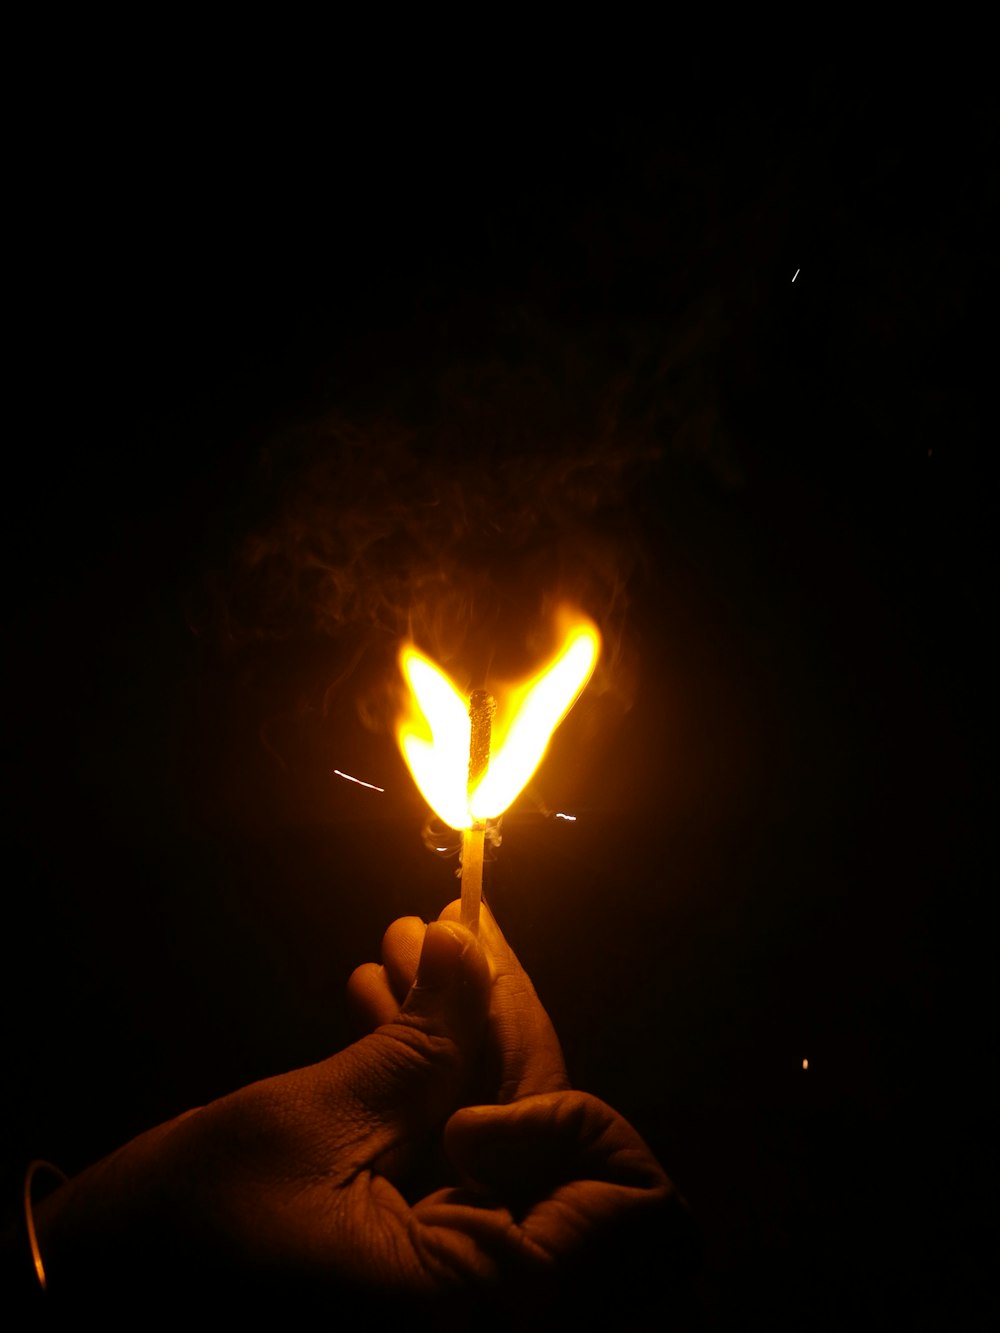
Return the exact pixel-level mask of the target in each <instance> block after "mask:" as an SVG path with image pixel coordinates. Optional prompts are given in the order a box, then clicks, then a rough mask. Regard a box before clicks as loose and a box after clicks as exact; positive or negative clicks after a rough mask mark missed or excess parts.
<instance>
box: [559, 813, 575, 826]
mask: <svg viewBox="0 0 1000 1333" xmlns="http://www.w3.org/2000/svg"><path fill="white" fill-rule="evenodd" d="M556 819H568V820H570V821H571V822H572V823H574V824H575V823H576V815H564V814H563V812H562V811H561V810H557V811H556Z"/></svg>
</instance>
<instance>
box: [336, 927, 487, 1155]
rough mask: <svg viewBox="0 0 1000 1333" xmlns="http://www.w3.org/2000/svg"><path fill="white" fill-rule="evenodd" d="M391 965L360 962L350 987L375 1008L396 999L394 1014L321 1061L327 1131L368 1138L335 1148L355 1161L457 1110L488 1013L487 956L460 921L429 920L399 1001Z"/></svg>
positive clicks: (386, 1007)
mask: <svg viewBox="0 0 1000 1333" xmlns="http://www.w3.org/2000/svg"><path fill="white" fill-rule="evenodd" d="M388 972H389V969H388V968H386V969H382V968H378V967H376V965H375V964H373V963H372V964H368V965H367V966H366V967H362V968H359V969H358V970H357V971H356V972H355V973H354V974H353V976H352V978H351V993H352V996H354V997H355V998H356V999H357V1000H358V1001H359V1003H361V1004H362V1005H365V1006H367V1008H368V1010H369V1012H371V1013H372V1014H376V1015H378V1014H381V1013H385V1012H388V1010H389V1009H390V1007H391V1010H392V1012H391V1015H390V1017H389V1019H387V1020H386V1021H384V1022H382V1023H381V1024H380V1025H379V1026H378V1027H377V1029H376V1030H375V1031H374V1032H371V1033H370V1034H369V1035H368V1036H367V1037H363V1038H362V1039H361V1040H360V1041H357V1042H355V1043H354V1045H353V1046H349V1047H347V1049H346V1050H344V1051H341V1052H340V1054H339V1055H335V1056H332V1057H331V1059H330V1060H328V1061H326V1062H324V1064H323V1066H322V1067H321V1069H322V1090H321V1096H322V1097H323V1099H324V1102H325V1106H326V1108H327V1117H328V1120H329V1122H330V1126H331V1132H332V1133H333V1134H335V1135H339V1134H340V1133H341V1132H343V1133H345V1134H347V1136H348V1137H349V1138H350V1139H351V1141H352V1142H353V1143H356V1144H357V1143H359V1141H361V1142H363V1143H364V1144H365V1145H366V1146H365V1147H364V1148H361V1147H357V1148H352V1149H351V1150H350V1153H349V1154H346V1153H345V1152H344V1151H340V1150H338V1151H339V1155H349V1156H350V1157H351V1160H352V1161H353V1162H354V1165H355V1167H357V1168H358V1169H362V1168H363V1167H364V1166H365V1164H366V1163H367V1164H369V1165H370V1164H371V1162H372V1161H374V1160H375V1158H376V1157H377V1156H378V1155H379V1154H381V1153H383V1152H385V1151H386V1149H387V1148H388V1147H390V1146H392V1145H393V1144H394V1143H397V1142H399V1140H400V1137H401V1136H402V1138H404V1139H406V1138H409V1137H411V1136H412V1135H413V1134H416V1133H419V1132H422V1131H423V1130H424V1129H427V1128H429V1127H430V1126H431V1125H432V1124H434V1123H435V1122H439V1121H441V1120H443V1119H445V1117H446V1116H447V1115H449V1114H450V1112H451V1111H453V1110H454V1108H455V1107H456V1106H457V1105H458V1103H459V1094H460V1090H461V1088H462V1086H463V1084H464V1081H465V1079H466V1077H467V1074H468V1070H469V1069H470V1067H472V1065H473V1064H474V1063H475V1060H476V1056H477V1054H478V1050H479V1045H480V1042H481V1039H482V1036H483V1033H484V1030H485V1027H486V1021H487V1016H488V1014H489V1005H490V969H489V963H488V962H487V959H486V955H485V953H484V952H483V950H482V948H481V947H480V946H479V944H478V942H477V940H476V938H475V936H474V935H472V934H471V932H470V931H468V930H466V929H465V928H464V927H463V926H461V925H458V924H452V923H447V924H445V923H442V922H433V923H432V924H431V925H430V926H428V927H427V929H426V931H425V932H424V939H423V947H422V949H421V951H420V955H419V961H418V964H417V969H416V977H415V979H414V983H413V985H412V986H411V988H410V991H409V994H408V995H407V997H406V1000H405V1002H404V1004H403V1006H402V1009H400V1008H399V1006H398V1005H397V1004H396V1003H395V999H394V997H393V996H392V987H391V986H390V985H389V981H388ZM342 1147H343V1145H342Z"/></svg>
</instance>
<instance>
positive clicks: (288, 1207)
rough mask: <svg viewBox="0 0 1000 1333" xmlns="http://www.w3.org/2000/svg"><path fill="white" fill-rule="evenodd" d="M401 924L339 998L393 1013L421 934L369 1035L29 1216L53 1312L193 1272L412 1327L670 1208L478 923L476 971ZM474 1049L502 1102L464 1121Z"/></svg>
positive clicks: (152, 1142)
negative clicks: (361, 1305) (362, 1309)
mask: <svg viewBox="0 0 1000 1333" xmlns="http://www.w3.org/2000/svg"><path fill="white" fill-rule="evenodd" d="M418 927H419V923H416V925H413V924H406V923H403V924H400V923H396V927H394V928H390V932H389V934H388V935H387V943H386V945H385V946H384V949H383V958H384V960H385V961H384V963H383V967H384V968H385V973H384V977H383V978H381V979H380V977H379V974H378V970H377V969H375V971H374V972H373V971H372V970H371V969H368V970H367V971H366V972H363V973H362V975H361V978H360V979H359V980H355V981H352V993H353V994H354V995H355V997H356V998H358V999H359V1003H360V1004H361V1007H362V1008H364V1007H365V1006H369V1007H370V1009H371V1012H372V1013H373V1015H374V1016H375V1017H377V1018H381V1017H382V1013H383V1012H387V1009H386V1008H383V1009H382V1010H380V1011H378V1012H375V1010H374V1008H371V1007H373V1006H375V1005H383V1006H385V1003H386V1000H387V994H386V991H385V990H384V989H383V984H382V982H383V980H384V984H385V986H387V987H388V992H389V993H390V994H392V995H393V996H394V995H395V994H396V990H395V987H398V986H401V985H402V983H403V982H404V981H405V980H406V979H407V975H408V971H409V967H410V962H409V961H408V960H410V959H412V958H413V956H414V950H413V947H412V946H413V944H414V943H415V942H416V940H417V936H418V935H420V934H421V932H422V939H421V940H420V952H419V955H418V957H419V962H418V964H417V965H416V968H415V976H414V979H413V983H412V984H411V986H410V988H409V990H408V992H407V994H406V998H405V1001H404V1003H403V1005H402V1008H401V1009H399V1010H398V1012H396V1013H394V1014H393V1016H392V1017H391V1018H389V1019H388V1020H387V1021H384V1022H381V1023H380V1025H379V1026H378V1028H377V1029H376V1030H375V1031H374V1032H372V1033H370V1034H369V1035H368V1036H366V1037H364V1038H363V1039H362V1040H361V1041H359V1042H356V1043H355V1044H354V1045H352V1046H350V1047H348V1048H347V1049H346V1050H344V1051H341V1052H340V1053H339V1054H338V1055H335V1056H333V1057H331V1058H330V1059H329V1060H325V1061H323V1062H321V1063H320V1064H317V1065H313V1066H311V1067H309V1068H306V1069H302V1070H297V1071H295V1072H294V1073H291V1074H286V1075H284V1076H282V1077H280V1078H275V1079H269V1080H266V1081H264V1082H261V1083H257V1084H253V1085H251V1086H250V1087H248V1088H244V1089H242V1090H241V1091H240V1092H237V1093H234V1094H232V1095H231V1096H229V1097H225V1098H222V1099H221V1100H220V1101H217V1102H214V1103H212V1104H211V1105H209V1106H207V1107H203V1108H201V1109H200V1110H196V1111H191V1112H188V1113H187V1115H185V1116H182V1117H180V1118H179V1119H178V1120H175V1121H172V1122H170V1123H169V1124H167V1125H163V1126H161V1127H159V1128H158V1129H156V1130H152V1131H150V1133H148V1134H145V1135H142V1136H141V1137H140V1138H138V1139H136V1140H133V1142H131V1143H129V1144H127V1145H126V1146H125V1147H124V1148H122V1149H120V1150H119V1151H118V1152H117V1153H114V1154H112V1156H111V1157H109V1158H107V1159H105V1160H104V1161H103V1162H101V1163H98V1164H97V1166H95V1167H92V1168H90V1170H89V1171H86V1172H84V1173H83V1174H82V1175H81V1176H80V1177H78V1178H77V1179H76V1180H74V1181H71V1182H70V1183H69V1184H68V1185H66V1186H64V1187H63V1188H62V1189H60V1190H59V1191H57V1193H56V1194H54V1195H52V1196H50V1198H49V1199H47V1200H46V1201H45V1202H44V1203H43V1204H42V1205H40V1206H39V1208H38V1210H37V1215H36V1224H37V1227H38V1233H39V1243H40V1246H41V1251H42V1254H43V1256H44V1258H45V1262H46V1267H47V1269H48V1272H49V1279H50V1290H51V1291H52V1293H53V1295H54V1296H55V1297H56V1298H57V1299H58V1296H59V1293H60V1292H62V1293H64V1294H65V1296H66V1297H67V1298H68V1300H69V1301H70V1302H72V1304H73V1306H74V1308H76V1309H78V1308H80V1303H81V1301H83V1302H85V1301H86V1297H87V1296H88V1295H89V1296H90V1297H92V1298H96V1300H97V1301H98V1302H99V1303H100V1307H101V1308H102V1310H103V1309H106V1308H107V1307H108V1305H109V1304H112V1305H113V1304H114V1302H115V1298H116V1297H118V1298H120V1302H121V1303H122V1304H123V1305H125V1306H130V1305H131V1303H132V1301H133V1300H134V1297H135V1292H136V1290H140V1291H142V1292H143V1294H144V1296H145V1297H147V1298H148V1294H149V1292H150V1291H151V1290H152V1291H156V1292H158V1293H159V1295H160V1297H161V1299H162V1297H163V1296H165V1295H167V1294H169V1293H170V1292H174V1293H175V1294H176V1293H178V1292H181V1291H185V1290H190V1288H191V1286H192V1285H193V1282H194V1280H195V1278H194V1275H197V1280H202V1279H204V1280H210V1281H211V1283H212V1285H213V1287H214V1289H215V1290H216V1291H217V1292H218V1291H220V1290H226V1291H227V1293H231V1292H232V1291H234V1290H240V1289H243V1290H244V1291H246V1292H248V1293H249V1294H250V1295H251V1298H254V1297H255V1296H256V1293H257V1292H258V1291H260V1289H261V1283H262V1282H263V1281H266V1282H267V1283H268V1284H270V1286H271V1288H272V1289H274V1290H276V1291H278V1292H279V1294H281V1295H282V1298H283V1299H287V1298H288V1297H289V1296H290V1295H294V1294H295V1293H296V1292H300V1293H301V1292H309V1291H312V1292H316V1291H318V1292H321V1293H324V1294H325V1296H326V1297H329V1295H330V1293H337V1292H339V1293H345V1292H362V1293H364V1294H365V1295H366V1297H367V1298H368V1299H369V1301H370V1302H380V1303H383V1304H384V1303H385V1302H386V1301H387V1300H391V1299H392V1298H396V1299H397V1300H398V1301H400V1302H404V1303H405V1305H406V1309H407V1312H408V1313H409V1314H410V1315H412V1314H413V1313H414V1302H416V1303H417V1304H419V1303H420V1302H421V1301H431V1300H435V1301H437V1300H444V1301H445V1302H446V1303H447V1302H448V1301H453V1302H456V1301H457V1302H460V1303H462V1304H463V1307H464V1306H465V1305H466V1304H467V1302H468V1301H469V1300H480V1301H481V1300H483V1299H486V1300H492V1299H494V1298H495V1296H496V1294H497V1293H498V1292H500V1291H504V1292H507V1293H513V1292H516V1291H518V1290H521V1289H522V1284H524V1283H529V1284H530V1283H531V1282H532V1281H534V1280H536V1279H538V1278H543V1277H545V1276H547V1275H549V1274H551V1273H553V1272H558V1271H559V1270H560V1268H563V1267H566V1266H568V1265H571V1264H572V1263H573V1261H574V1259H575V1258H576V1259H579V1258H580V1256H584V1255H593V1254H595V1253H597V1251H598V1249H599V1248H600V1246H601V1245H602V1244H603V1243H604V1242H605V1241H606V1240H607V1239H608V1238H609V1237H613V1236H614V1235H615V1233H616V1232H621V1231H622V1229H623V1228H627V1227H628V1226H629V1225H630V1224H636V1223H645V1222H649V1221H650V1220H653V1219H655V1218H656V1216H657V1215H658V1213H659V1212H661V1211H662V1210H663V1208H664V1207H665V1206H668V1205H669V1203H670V1200H671V1197H672V1191H671V1186H670V1183H669V1181H668V1180H667V1178H666V1176H665V1175H664V1174H663V1172H662V1170H661V1169H660V1167H659V1165H658V1163H657V1162H656V1160H655V1158H653V1156H652V1154H651V1153H650V1152H649V1150H648V1149H647V1148H646V1146H645V1145H644V1144H643V1143H642V1141H641V1139H640V1138H639V1137H638V1135H637V1134H636V1133H635V1131H634V1130H632V1128H631V1127H630V1126H629V1125H628V1124H627V1123H626V1122H625V1121H624V1120H622V1118H621V1117H620V1116H618V1115H617V1114H616V1113H615V1112H614V1111H612V1110H611V1108H610V1107H607V1106H605V1105H604V1104H603V1103H601V1102H598V1101H597V1100H596V1099H595V1098H592V1097H588V1096H587V1095H586V1094H583V1093H577V1092H570V1091H568V1090H567V1089H566V1086H565V1070H564V1068H563V1066H562V1060H561V1055H560V1054H559V1048H558V1042H557V1041H556V1039H555V1034H554V1032H552V1029H551V1024H549V1023H548V1020H547V1018H546V1017H545V1015H544V1011H543V1010H542V1009H541V1006H540V1005H539V1004H538V1001H537V997H535V996H534V991H533V988H531V985H530V982H529V981H528V980H527V977H526V976H525V975H524V973H523V971H521V969H520V966H519V964H517V961H516V959H515V958H514V957H513V954H511V953H510V951H509V949H507V948H506V945H505V943H504V942H503V941H502V936H500V934H499V931H498V930H496V928H495V923H492V924H491V919H490V918H488V917H484V925H483V943H484V944H486V945H487V947H488V948H490V956H488V955H487V952H486V950H484V948H483V947H482V945H481V944H480V943H479V942H478V941H477V940H476V939H475V938H474V937H473V936H472V935H471V934H470V933H469V932H468V931H466V930H465V929H464V928H463V927H462V926H461V925H460V924H458V923H456V922H455V921H453V920H450V919H449V920H448V921H447V922H439V923H435V924H432V925H431V926H429V927H427V928H426V930H423V929H422V928H419V929H418ZM494 931H495V935H494ZM494 950H495V952H494ZM505 950H506V952H505ZM491 958H492V965H493V970H494V971H495V974H496V975H495V978H494V977H493V976H492V975H491ZM355 977H356V978H357V977H358V974H357V973H356V974H355ZM365 978H367V980H366V979H365ZM491 1002H492V1003H491ZM491 1042H493V1043H495V1046H496V1052H495V1054H496V1057H497V1058H496V1068H497V1069H498V1078H499V1081H498V1082H497V1084H496V1090H495V1094H494V1095H495V1096H496V1098H497V1101H496V1102H495V1103H494V1104H491V1105H473V1106H470V1105H465V1104H464V1103H465V1102H466V1094H467V1092H468V1088H469V1076H470V1071H476V1074H477V1077H481V1076H482V1068H483V1067H482V1065H481V1064H480V1063H479V1062H480V1057H481V1055H482V1052H483V1049H484V1044H485V1046H486V1047H487V1048H488V1047H489V1045H490V1043H491ZM535 1089H538V1090H535ZM501 1097H503V1098H506V1100H505V1101H501ZM442 1127H443V1128H442ZM442 1149H443V1152H442V1151H441V1150H442ZM428 1161H430V1162H431V1163H432V1164H433V1169H432V1170H431V1171H430V1172H428V1170H426V1169H421V1168H426V1163H427V1162H428ZM415 1162H416V1165H417V1168H418V1169H417V1170H416V1171H415V1170H414V1164H415ZM415 1181H416V1184H415Z"/></svg>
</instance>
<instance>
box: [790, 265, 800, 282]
mask: <svg viewBox="0 0 1000 1333" xmlns="http://www.w3.org/2000/svg"><path fill="white" fill-rule="evenodd" d="M801 272H802V270H801V269H800V268H797V269H796V270H795V278H797V277H798V276H799V274H800V273H801ZM795 278H793V279H792V282H794V281H795Z"/></svg>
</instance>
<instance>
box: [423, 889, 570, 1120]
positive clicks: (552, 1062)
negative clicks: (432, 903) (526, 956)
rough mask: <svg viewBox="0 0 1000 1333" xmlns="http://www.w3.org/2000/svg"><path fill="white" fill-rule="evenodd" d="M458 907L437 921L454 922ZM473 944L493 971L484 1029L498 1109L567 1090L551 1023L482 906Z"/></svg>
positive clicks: (453, 905)
mask: <svg viewBox="0 0 1000 1333" xmlns="http://www.w3.org/2000/svg"><path fill="white" fill-rule="evenodd" d="M460 915H461V902H460V901H456V902H453V903H449V905H448V906H447V907H446V908H445V909H444V911H443V912H442V913H441V919H442V920H446V921H457V920H458V919H459V917H460ZM479 939H480V942H481V943H482V944H483V945H484V946H485V948H486V949H487V951H488V952H489V956H490V960H491V962H492V965H493V973H494V983H493V1001H492V1005H491V1008H490V1026H491V1028H492V1031H493V1035H494V1040H495V1041H496V1044H497V1046H498V1048H499V1052H500V1085H499V1089H498V1092H497V1096H496V1100H497V1101H498V1102H500V1103H506V1102H511V1101H515V1100H517V1099H518V1098H520V1097H527V1096H533V1095H535V1094H538V1093H544V1092H560V1091H563V1090H565V1089H566V1088H568V1087H569V1077H568V1075H567V1073H566V1065H565V1062H564V1060H563V1054H562V1048H561V1046H560V1045H559V1038H558V1037H557V1036H556V1032H555V1029H554V1028H553V1026H552V1022H551V1020H550V1018H549V1016H548V1014H547V1013H546V1012H545V1009H544V1007H543V1006H542V1002H541V1001H540V1000H539V998H538V995H537V993H536V991H535V988H534V986H533V985H532V984H531V978H530V977H529V976H528V974H527V973H526V972H525V970H524V968H523V967H522V966H521V964H520V962H519V961H518V958H517V955H516V954H515V953H514V950H513V949H512V948H511V947H510V945H509V944H508V943H507V941H506V939H505V938H504V935H503V932H502V931H501V929H500V927H499V926H498V925H497V922H496V919H495V918H494V916H493V913H492V912H491V911H490V909H489V908H488V907H487V905H486V904H485V903H483V905H482V908H481V911H480V917H479Z"/></svg>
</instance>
